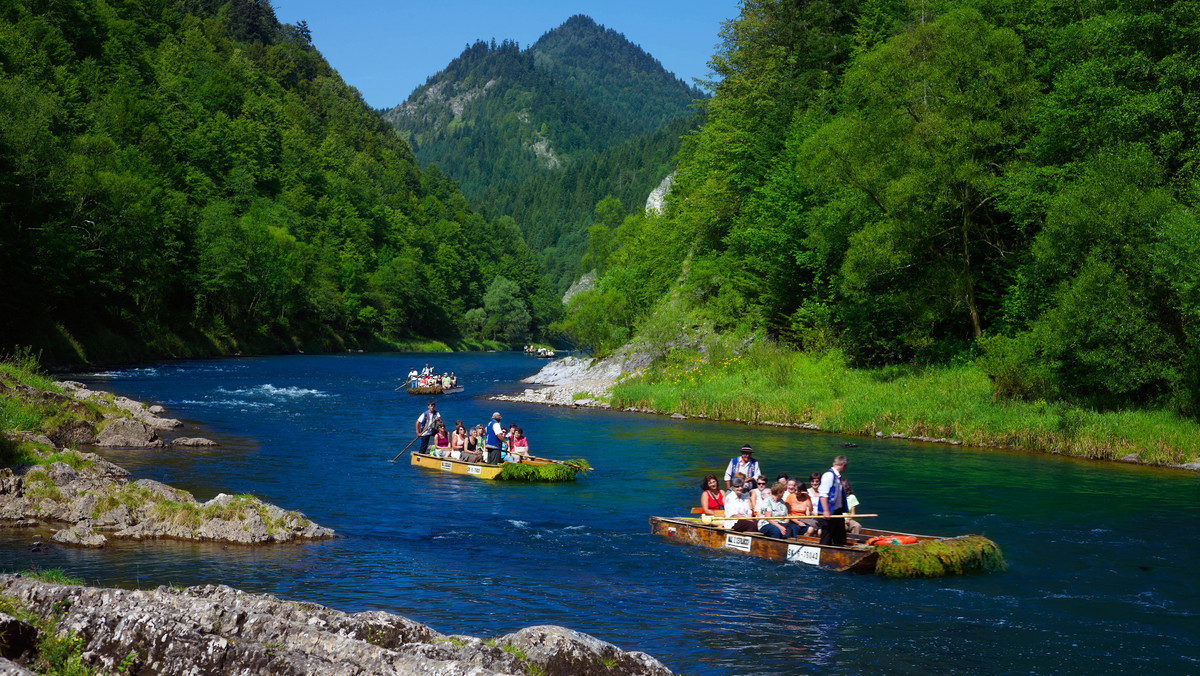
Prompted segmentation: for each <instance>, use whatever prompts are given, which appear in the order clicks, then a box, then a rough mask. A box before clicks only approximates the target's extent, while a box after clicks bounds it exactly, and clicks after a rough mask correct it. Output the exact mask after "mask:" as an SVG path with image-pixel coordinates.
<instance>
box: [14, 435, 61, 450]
mask: <svg viewBox="0 0 1200 676" xmlns="http://www.w3.org/2000/svg"><path fill="white" fill-rule="evenodd" d="M4 436H6V437H8V438H9V439H12V440H13V441H32V442H33V443H35V444H41V445H43V446H49V447H50V448H57V447H56V446H55V445H54V442H53V441H51V439H50V437H48V436H46V435H45V434H37V433H35V432H5V433H4Z"/></svg>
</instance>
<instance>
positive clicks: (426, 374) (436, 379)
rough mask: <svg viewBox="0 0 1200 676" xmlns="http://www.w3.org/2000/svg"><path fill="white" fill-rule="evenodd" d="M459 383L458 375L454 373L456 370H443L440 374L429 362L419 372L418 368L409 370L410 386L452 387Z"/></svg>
mask: <svg viewBox="0 0 1200 676" xmlns="http://www.w3.org/2000/svg"><path fill="white" fill-rule="evenodd" d="M457 385H458V376H456V375H454V371H451V372H450V373H448V374H447V373H445V372H443V373H442V374H441V375H440V376H439V375H438V374H437V373H436V372H435V371H434V370H433V368H432V367H430V366H429V364H426V365H425V368H423V369H421V372H420V373H418V372H417V369H415V368H413V369H411V370H409V372H408V386H409V387H442V388H451V387H455V386H457Z"/></svg>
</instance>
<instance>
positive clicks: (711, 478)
mask: <svg viewBox="0 0 1200 676" xmlns="http://www.w3.org/2000/svg"><path fill="white" fill-rule="evenodd" d="M700 509H702V510H704V513H705V514H709V515H711V514H713V513H714V512H717V511H722V510H724V509H725V496H724V495H721V489H720V485H719V484H718V483H717V476H716V475H715V474H708V475H705V477H704V481H701V482H700Z"/></svg>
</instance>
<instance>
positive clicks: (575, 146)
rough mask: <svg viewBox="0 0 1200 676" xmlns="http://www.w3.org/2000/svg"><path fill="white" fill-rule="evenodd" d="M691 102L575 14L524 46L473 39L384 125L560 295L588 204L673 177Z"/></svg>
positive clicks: (641, 196) (572, 268) (633, 200)
mask: <svg viewBox="0 0 1200 676" xmlns="http://www.w3.org/2000/svg"><path fill="white" fill-rule="evenodd" d="M702 96H703V94H702V93H701V92H700V91H699V90H697V89H695V88H692V87H689V86H687V85H686V84H684V83H683V82H682V81H681V80H679V79H678V78H676V77H675V76H673V75H671V74H670V73H668V72H667V71H666V70H664V69H663V67H662V65H661V64H660V63H659V62H658V61H657V60H655V59H654V58H653V57H651V56H650V55H649V54H647V53H646V52H645V51H643V50H642V49H641V48H639V47H637V46H636V45H634V44H632V43H630V42H629V41H628V40H626V39H625V37H624V36H623V35H621V34H620V33H617V32H616V31H614V30H612V29H606V28H604V27H603V26H599V25H597V24H596V23H595V22H594V21H592V20H591V19H590V18H588V17H586V16H581V15H579V16H573V17H571V18H570V19H568V20H567V21H566V23H564V24H563V25H561V26H559V27H558V28H555V29H554V30H551V31H550V32H548V33H546V34H545V35H543V36H542V37H541V38H540V39H539V40H538V41H537V42H536V43H535V44H533V45H532V46H530V47H529V48H528V49H525V50H522V49H520V47H519V46H518V45H517V44H516V43H513V42H507V41H506V42H502V43H500V44H499V45H497V44H495V43H494V42H493V43H490V44H489V43H485V42H476V43H475V44H474V45H471V46H469V47H468V48H467V49H466V50H465V51H464V52H463V53H462V55H460V56H459V57H458V58H456V59H455V60H454V61H452V62H451V63H450V65H448V66H447V67H446V68H445V70H443V71H441V72H439V73H438V74H436V75H435V76H433V77H431V78H429V81H428V82H426V83H425V84H424V85H422V86H421V87H418V88H417V89H416V90H415V91H414V92H413V93H412V95H411V96H410V97H409V98H408V100H407V101H406V102H405V103H403V104H401V105H399V106H397V107H396V108H393V109H392V110H390V111H387V112H386V113H385V117H386V118H387V119H388V120H389V121H391V122H392V124H393V125H394V126H395V127H396V129H397V130H398V131H399V132H400V134H401V135H402V136H403V137H404V138H406V139H409V140H410V142H411V143H412V146H413V148H414V152H415V154H416V156H417V158H418V160H419V161H420V163H421V164H422V166H427V165H429V164H435V165H437V166H438V167H439V168H441V170H442V171H444V172H445V173H446V174H447V175H449V176H451V177H453V178H454V179H455V180H456V181H458V182H459V184H460V185H461V186H462V190H463V193H464V194H466V195H467V196H468V197H469V198H471V199H472V200H473V201H474V202H475V203H477V204H479V205H480V206H481V208H483V209H484V210H486V211H487V212H488V213H491V214H495V215H500V214H503V215H510V216H512V217H513V219H514V221H515V222H516V224H517V226H518V227H519V228H520V229H521V231H522V232H523V233H524V235H525V237H526V241H528V242H529V243H530V247H531V248H532V249H533V250H534V251H536V252H538V254H539V257H540V260H541V262H542V265H543V266H546V267H547V271H548V273H549V277H550V279H551V280H552V284H553V286H554V287H555V288H556V290H559V291H561V290H563V289H565V288H566V287H567V286H569V285H570V283H571V281H572V280H573V279H574V277H575V276H576V274H577V272H578V269H577V268H578V265H579V260H580V258H581V257H582V255H583V253H584V249H585V245H586V230H587V228H588V227H589V225H591V224H592V222H593V216H592V213H593V210H594V209H595V208H596V205H597V203H598V202H599V201H600V200H602V199H604V198H605V197H607V196H612V197H615V198H617V199H619V200H621V202H622V203H623V204H624V205H625V207H626V208H629V209H632V208H633V207H634V206H636V205H638V204H641V203H642V202H644V201H645V198H646V194H647V193H648V192H649V191H650V190H651V189H653V188H654V186H656V185H657V184H658V183H659V181H661V180H662V178H663V177H664V176H666V175H667V174H669V173H670V172H671V171H672V168H673V167H672V164H673V159H672V158H673V157H674V155H675V154H676V152H677V151H678V149H679V144H680V140H679V139H680V137H681V136H682V135H683V134H684V133H686V132H687V131H688V130H689V129H691V128H692V127H693V126H694V125H695V124H696V117H695V111H694V110H693V104H694V102H695V100H697V99H700V98H702Z"/></svg>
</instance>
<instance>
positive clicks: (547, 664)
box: [496, 625, 671, 676]
mask: <svg viewBox="0 0 1200 676" xmlns="http://www.w3.org/2000/svg"><path fill="white" fill-rule="evenodd" d="M496 643H497V644H499V645H508V646H512V647H514V648H517V649H518V650H521V651H522V652H524V653H525V656H526V658H527V659H528V660H529V661H530V662H532V663H534V664H537V665H539V666H541V668H542V670H543V672H545V673H547V674H573V675H574V676H601V675H603V676H608V675H609V674H614V673H615V674H626V675H630V676H632V675H635V674H636V675H641V674H646V675H648V676H669V674H670V673H671V670H670V669H667V668H666V667H665V666H663V664H662V663H661V662H659V661H658V660H656V659H654V658H653V657H651V656H649V655H647V654H646V653H642V652H625V651H623V650H621V649H620V648H618V647H617V646H615V645H613V644H611V643H606V642H604V641H601V640H600V639H598V638H595V637H594V636H588V635H587V634H583V633H580V632H578V631H574V630H571V629H567V628H565V627H558V626H554V625H542V626H537V627H527V628H525V629H522V630H520V631H518V632H515V633H512V634H508V635H506V636H502V637H500V638H498V639H496Z"/></svg>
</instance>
